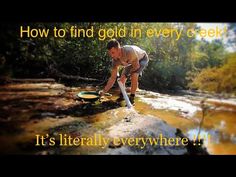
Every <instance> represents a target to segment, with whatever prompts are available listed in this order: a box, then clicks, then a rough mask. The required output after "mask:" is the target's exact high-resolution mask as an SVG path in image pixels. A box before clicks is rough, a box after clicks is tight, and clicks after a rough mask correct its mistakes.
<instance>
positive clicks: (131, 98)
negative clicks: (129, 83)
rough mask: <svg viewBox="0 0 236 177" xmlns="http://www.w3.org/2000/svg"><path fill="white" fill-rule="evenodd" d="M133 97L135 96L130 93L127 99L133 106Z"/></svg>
mask: <svg viewBox="0 0 236 177" xmlns="http://www.w3.org/2000/svg"><path fill="white" fill-rule="evenodd" d="M134 97H135V96H133V95H130V97H129V101H130V103H131V104H132V105H133V106H134V105H135V103H134Z"/></svg>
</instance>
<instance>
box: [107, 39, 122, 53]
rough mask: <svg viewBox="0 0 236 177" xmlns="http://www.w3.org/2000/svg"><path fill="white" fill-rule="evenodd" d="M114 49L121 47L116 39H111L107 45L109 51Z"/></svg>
mask: <svg viewBox="0 0 236 177" xmlns="http://www.w3.org/2000/svg"><path fill="white" fill-rule="evenodd" d="M112 47H114V48H118V47H120V43H119V42H118V41H117V40H116V39H111V40H110V41H109V42H108V43H107V50H110V49H111V48H112Z"/></svg>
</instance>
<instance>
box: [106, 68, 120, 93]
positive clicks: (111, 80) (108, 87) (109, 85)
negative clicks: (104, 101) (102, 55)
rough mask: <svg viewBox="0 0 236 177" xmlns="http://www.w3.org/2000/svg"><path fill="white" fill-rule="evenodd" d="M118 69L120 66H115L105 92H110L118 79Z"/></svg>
mask: <svg viewBox="0 0 236 177" xmlns="http://www.w3.org/2000/svg"><path fill="white" fill-rule="evenodd" d="M117 71H118V66H114V67H113V68H112V71H111V76H110V78H109V80H108V82H107V84H106V86H105V87H104V89H103V91H104V93H106V92H108V91H109V90H110V89H111V87H112V86H113V85H114V83H115V81H116V77H117Z"/></svg>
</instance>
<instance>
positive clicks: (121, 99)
mask: <svg viewBox="0 0 236 177" xmlns="http://www.w3.org/2000/svg"><path fill="white" fill-rule="evenodd" d="M123 100H124V97H123V95H122V94H120V96H119V98H117V99H116V102H121V101H123Z"/></svg>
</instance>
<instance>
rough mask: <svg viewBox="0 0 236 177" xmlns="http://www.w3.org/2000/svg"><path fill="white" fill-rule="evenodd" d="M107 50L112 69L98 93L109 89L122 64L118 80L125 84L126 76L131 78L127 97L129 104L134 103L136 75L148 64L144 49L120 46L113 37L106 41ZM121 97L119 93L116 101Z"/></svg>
mask: <svg viewBox="0 0 236 177" xmlns="http://www.w3.org/2000/svg"><path fill="white" fill-rule="evenodd" d="M107 50H108V53H109V55H110V56H111V58H112V71H111V76H110V78H109V80H108V82H107V84H106V86H105V87H104V89H103V90H101V91H100V92H99V93H100V95H104V93H106V92H108V91H109V90H110V89H111V87H112V86H113V85H114V83H115V81H116V78H117V72H118V67H119V66H123V67H125V68H124V70H123V72H122V74H121V77H120V81H121V82H122V83H123V84H124V85H125V82H126V80H127V78H128V77H130V78H131V94H130V96H129V99H130V102H131V104H134V97H135V92H136V90H137V88H138V77H139V75H142V71H143V70H144V68H145V67H146V66H147V65H148V61H149V58H148V55H147V53H146V51H144V50H142V49H141V48H139V47H137V46H135V45H125V46H122V47H121V46H120V43H119V42H118V41H117V40H115V39H112V40H110V41H109V42H108V44H107ZM123 99H124V98H123V95H122V94H120V97H119V98H118V99H117V101H118V102H120V101H122V100H123Z"/></svg>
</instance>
